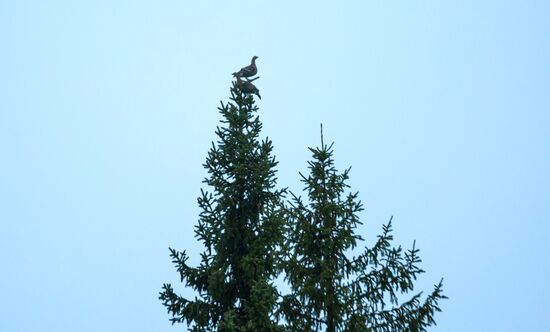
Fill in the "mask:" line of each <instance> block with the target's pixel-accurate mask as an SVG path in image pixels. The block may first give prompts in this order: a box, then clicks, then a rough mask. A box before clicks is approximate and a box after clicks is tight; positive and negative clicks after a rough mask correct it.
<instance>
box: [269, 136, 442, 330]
mask: <svg viewBox="0 0 550 332" xmlns="http://www.w3.org/2000/svg"><path fill="white" fill-rule="evenodd" d="M310 151H311V152H312V154H313V160H312V161H310V162H309V171H310V173H309V175H307V176H304V175H302V174H301V173H300V176H301V177H302V182H303V183H304V184H305V191H306V192H307V200H306V201H304V200H303V199H302V198H301V197H299V196H296V195H294V194H292V200H291V202H290V206H289V213H288V220H289V228H288V236H287V238H286V239H287V240H286V243H287V247H288V253H287V259H286V262H285V273H286V280H287V281H288V282H289V284H290V286H291V293H290V294H289V295H286V296H284V298H283V300H282V301H281V305H280V311H279V313H280V314H282V316H283V317H284V319H285V320H286V322H287V327H288V329H289V330H291V331H327V332H335V331H377V332H378V331H380V332H382V331H425V330H426V328H427V327H428V326H430V325H432V324H435V322H434V319H433V315H434V313H435V311H440V309H439V306H438V301H439V300H441V299H443V298H446V297H445V296H444V295H443V294H442V288H441V287H442V283H441V282H439V284H437V285H436V286H435V288H434V290H433V291H432V292H431V293H430V294H429V295H428V296H427V297H426V298H425V299H424V300H423V301H422V302H421V293H418V294H415V295H413V296H412V297H410V298H408V299H407V300H406V301H404V302H401V301H400V300H401V296H400V295H401V294H405V293H410V292H412V291H413V282H414V280H415V279H416V277H417V276H418V274H420V273H422V272H424V271H423V270H422V269H420V268H419V267H418V263H420V258H419V257H418V249H416V247H415V245H414V244H413V246H412V249H410V250H407V251H405V250H403V248H402V247H401V246H398V247H394V246H392V244H391V241H392V240H393V236H392V235H391V231H392V224H391V219H390V221H389V222H388V223H387V224H386V225H384V226H383V230H382V234H381V235H379V236H378V239H377V241H376V243H375V244H374V245H373V246H372V247H370V248H365V250H364V251H363V252H362V253H361V254H360V255H358V256H356V257H350V250H352V249H354V248H355V247H356V246H357V245H358V243H360V242H361V241H363V239H362V238H361V236H359V235H357V234H355V229H356V227H357V226H358V225H359V224H361V222H360V220H359V218H358V215H357V214H358V213H359V212H360V211H362V210H363V207H362V204H361V202H360V201H359V200H358V193H351V192H349V189H348V188H349V185H348V184H347V180H348V179H349V171H350V169H347V170H345V171H344V172H341V173H340V172H338V171H337V169H336V168H335V166H334V159H333V150H332V145H330V146H327V145H325V144H324V142H323V136H322V128H321V147H320V148H319V147H318V148H310Z"/></svg>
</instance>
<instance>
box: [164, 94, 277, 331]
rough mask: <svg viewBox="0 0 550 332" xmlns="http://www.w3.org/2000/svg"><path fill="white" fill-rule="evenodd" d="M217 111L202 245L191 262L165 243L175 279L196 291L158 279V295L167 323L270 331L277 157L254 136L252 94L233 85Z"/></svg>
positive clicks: (199, 230) (203, 200)
mask: <svg viewBox="0 0 550 332" xmlns="http://www.w3.org/2000/svg"><path fill="white" fill-rule="evenodd" d="M219 110H220V113H221V114H222V116H223V121H222V123H223V126H222V127H218V128H217V130H216V134H217V136H218V138H219V140H218V142H217V144H214V143H213V144H212V147H211V149H210V151H209V153H208V157H207V159H206V163H205V164H204V167H205V168H206V169H207V170H208V173H209V177H208V178H206V179H205V180H204V182H205V183H206V184H207V185H208V186H209V187H211V188H212V192H208V191H201V195H200V196H199V198H198V204H199V206H200V207H201V209H202V212H201V213H200V216H199V222H198V225H197V226H196V228H195V235H196V237H197V238H198V239H199V240H200V241H202V243H203V244H204V246H205V251H204V252H203V253H202V254H201V262H200V264H199V266H197V267H191V266H189V265H188V264H187V260H188V256H187V255H186V253H185V251H183V252H179V251H177V250H174V249H170V255H171V257H172V260H173V263H174V265H175V266H176V269H177V271H178V273H179V274H180V277H181V281H182V282H183V281H185V285H186V286H187V287H191V288H193V289H195V290H196V291H197V293H198V296H197V297H196V298H194V299H192V300H190V299H186V298H183V297H181V296H179V295H177V294H176V293H175V292H174V290H173V288H172V286H171V285H170V284H165V285H164V286H163V290H162V292H161V293H160V300H161V301H162V302H163V304H164V306H165V307H166V308H167V310H168V312H169V313H170V314H171V315H172V318H171V321H172V323H183V322H185V323H187V324H188V325H189V326H190V328H191V330H192V331H212V330H217V331H276V330H278V329H279V328H278V325H277V324H276V323H275V322H274V321H273V320H272V318H271V315H272V313H273V311H274V306H275V305H276V301H277V296H278V294H277V291H276V289H275V287H274V286H273V284H272V280H273V279H274V278H275V277H276V276H277V275H278V273H279V271H280V262H279V257H282V255H281V250H282V247H281V244H282V240H283V233H282V232H283V229H284V227H283V223H284V218H283V217H284V216H283V212H282V210H281V206H282V205H281V199H282V197H283V194H284V192H283V191H281V190H276V189H275V184H276V178H275V169H274V168H275V166H276V165H277V162H276V161H275V159H274V157H273V156H272V155H271V154H272V149H273V148H272V144H271V141H269V140H268V139H265V140H263V141H260V140H259V138H258V137H259V134H260V131H261V129H262V125H261V122H260V120H259V118H258V116H255V115H254V114H255V113H256V111H257V107H256V106H255V105H254V99H253V97H252V96H250V95H244V94H242V93H241V92H240V91H239V90H238V89H236V88H235V86H234V87H233V88H232V89H231V101H230V102H229V103H227V104H223V103H222V105H221V107H220V108H219Z"/></svg>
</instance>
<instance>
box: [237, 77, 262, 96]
mask: <svg viewBox="0 0 550 332" xmlns="http://www.w3.org/2000/svg"><path fill="white" fill-rule="evenodd" d="M235 86H236V87H237V89H239V90H241V91H242V92H243V93H246V94H250V93H253V94H255V95H256V96H258V98H260V99H262V97H261V96H260V90H258V88H257V87H256V86H255V85H254V84H252V83H250V82H248V81H243V80H241V77H240V76H239V75H237V83H236V84H235Z"/></svg>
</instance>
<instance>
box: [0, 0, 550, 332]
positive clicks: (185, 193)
mask: <svg viewBox="0 0 550 332" xmlns="http://www.w3.org/2000/svg"><path fill="white" fill-rule="evenodd" d="M549 15H550V5H549V3H548V2H546V1H355V2H347V1H341V2H323V1H315V2H309V3H306V2H303V3H298V2H291V1H277V2H276V3H274V4H266V3H264V2H261V1H256V2H253V1H231V2H230V1H218V2H215V1H203V2H200V3H199V2H198V1H195V2H194V3H193V4H191V2H189V1H183V0H180V1H150V2H145V1H48V2H45V1H5V2H2V3H0V45H1V49H2V52H0V73H1V75H0V149H1V150H0V151H1V152H2V153H1V155H0V225H1V228H0V260H1V262H2V273H0V294H2V295H1V298H2V300H1V301H0V330H1V331H57V332H59V331H153V330H154V331H176V330H184V326H171V325H170V324H169V322H168V316H167V314H166V312H165V310H164V308H163V307H162V306H161V304H160V302H159V301H158V300H157V296H158V292H159V291H160V289H161V286H162V283H164V282H173V283H175V284H176V285H177V274H176V272H175V270H174V269H173V267H172V264H171V263H170V258H169V257H168V249H167V248H168V246H172V247H175V248H177V249H180V250H183V249H187V251H188V252H189V253H190V254H191V255H192V256H194V257H196V256H197V255H198V254H199V253H200V252H201V249H202V247H201V246H200V244H199V243H198V242H196V241H195V239H194V237H193V232H192V229H193V225H194V224H195V223H196V221H197V217H198V212H199V210H198V207H197V205H196V197H197V196H198V194H199V190H200V188H201V187H202V183H201V181H202V179H203V177H204V176H205V175H206V173H205V171H204V169H203V168H202V166H201V165H202V163H203V162H204V159H205V157H206V153H207V150H208V148H209V146H210V144H211V141H212V140H214V139H215V136H214V130H215V127H216V125H218V121H219V120H220V115H219V114H218V112H217V110H216V108H217V106H218V105H219V101H220V100H227V98H228V96H229V86H230V83H231V73H232V72H233V71H235V70H236V69H239V68H240V67H242V66H243V65H246V64H247V63H248V62H249V61H250V58H251V56H252V55H258V56H259V59H258V67H259V75H260V77H261V78H260V80H258V81H257V86H258V87H259V89H260V91H261V94H262V98H263V99H262V100H261V101H259V103H258V105H259V107H260V116H261V120H262V121H263V123H264V131H263V134H264V135H266V136H269V138H270V139H272V141H273V144H274V146H275V155H276V157H277V160H278V161H279V162H280V164H279V167H278V171H279V172H278V175H279V185H280V186H281V187H286V186H288V187H290V189H292V190H293V191H295V192H299V191H300V189H301V188H302V185H301V184H300V183H299V176H298V172H299V171H302V172H303V171H305V170H306V167H307V160H308V159H309V157H310V156H309V152H308V150H307V147H308V146H314V145H316V144H318V143H319V124H320V123H323V124H324V132H325V140H326V141H334V142H335V158H336V165H337V166H338V167H339V168H340V169H344V168H346V167H348V166H352V167H353V168H352V172H351V180H350V184H351V186H352V188H353V189H354V190H358V191H359V192H360V198H361V200H362V201H363V202H364V203H365V207H366V210H365V211H364V213H363V214H362V215H361V217H362V220H363V221H364V222H365V224H364V226H363V227H362V228H361V229H360V230H359V232H360V233H361V234H363V235H364V236H365V237H366V238H367V242H368V243H372V239H373V238H374V236H375V235H376V234H378V233H379V232H380V225H381V224H382V223H384V222H386V221H387V220H388V219H389V217H390V216H392V215H393V216H394V228H395V238H396V243H400V244H403V245H405V246H410V245H411V244H412V241H413V240H415V239H416V241H417V246H418V247H419V248H420V249H421V254H422V258H423V261H424V262H423V265H422V266H423V267H424V268H425V270H427V273H426V274H424V275H422V276H421V278H420V280H419V281H418V290H428V289H429V288H430V287H431V285H433V284H434V283H436V282H437V281H439V279H440V278H441V277H444V278H445V292H446V294H447V295H448V296H449V297H450V299H449V300H448V301H445V302H443V304H442V307H443V312H442V313H441V314H439V315H438V316H437V318H436V320H437V322H438V326H437V327H435V328H433V329H432V331H548V330H550V322H549V321H548V319H547V314H548V312H550V305H549V303H548V299H549V298H550V287H549V286H548V280H549V275H550V260H549V259H548V255H547V253H548V240H550V236H549V235H550V234H549V233H550V226H549V225H548V221H549V219H550V218H549V217H550V207H549V194H550V175H549V173H550V172H549V170H550V153H549V151H550V149H549V147H550V135H549V129H550V115H549V113H550V63H549V59H550V37H549V36H550V27H549V25H550V23H549ZM369 241H371V242H369ZM176 285H175V286H176ZM176 287H177V288H179V291H180V292H181V293H182V294H187V295H191V294H192V292H190V291H189V290H185V289H183V288H182V287H179V285H177V286H176Z"/></svg>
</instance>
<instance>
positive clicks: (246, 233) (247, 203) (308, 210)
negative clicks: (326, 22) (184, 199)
mask: <svg viewBox="0 0 550 332" xmlns="http://www.w3.org/2000/svg"><path fill="white" fill-rule="evenodd" d="M219 110H220V113H221V114H222V116H223V120H222V121H221V122H222V126H220V127H217V129H216V134H217V136H218V141H217V142H216V143H212V147H211V148H210V151H209V152H208V156H207V158H206V162H205V164H204V167H205V168H206V170H207V171H208V177H207V178H206V179H205V180H204V183H205V184H206V185H207V186H208V187H209V188H210V189H211V191H207V190H201V193H200V196H199V197H198V199H197V202H198V205H199V207H200V208H201V212H200V215H199V220H198V224H197V225H196V227H195V235H196V238H197V239H198V240H200V241H201V242H202V243H203V245H204V247H205V249H204V252H202V253H201V255H200V263H199V264H198V266H189V265H188V263H187V261H188V259H189V257H188V255H187V254H186V252H185V251H177V250H175V249H172V248H170V256H171V257H172V262H173V263H174V265H175V267H176V270H177V272H178V273H179V275H180V279H181V282H183V283H184V284H185V286H186V287H189V288H192V289H194V290H195V291H196V293H197V295H196V296H195V297H194V298H192V299H188V298H185V297H182V296H180V295H178V294H177V293H176V292H175V291H174V289H173V288H172V285H170V284H164V285H163V289H162V292H161V293H160V296H159V298H160V300H161V301H162V303H163V305H164V306H165V307H166V309H167V310H168V313H169V314H171V319H170V320H171V322H172V323H173V324H174V323H185V324H187V326H188V327H189V330H190V331H223V332H225V331H234V332H245V331H268V332H269V331H328V332H335V331H350V332H351V331H359V332H361V331H364V332H367V331H368V332H374V331H376V332H386V331H410V332H415V331H426V329H427V328H428V327H429V326H431V325H433V324H435V321H434V314H435V312H437V311H440V308H439V301H440V300H441V299H445V298H446V297H445V296H444V295H443V293H442V283H441V282H439V283H438V284H437V285H435V287H434V289H433V291H432V292H431V293H430V294H428V296H426V297H425V298H424V299H423V300H422V296H421V294H422V293H414V285H413V284H414V281H415V280H416V278H417V276H418V275H419V274H421V273H423V272H424V271H423V270H422V269H420V267H419V266H418V264H419V263H420V262H421V260H420V258H419V256H418V252H419V250H418V249H416V247H415V244H414V243H413V246H412V248H411V249H409V250H404V249H403V248H402V247H400V246H397V247H395V246H393V245H392V241H393V236H392V234H391V232H392V220H391V219H390V220H389V222H388V223H387V224H386V225H384V226H383V228H382V234H381V235H379V236H378V238H377V241H376V242H375V243H374V245H373V246H372V247H370V248H368V247H366V248H364V250H363V251H361V253H360V254H359V255H358V256H352V255H351V254H350V253H351V252H352V251H353V250H354V249H356V248H357V247H358V245H359V244H360V243H361V242H362V241H363V239H362V238H361V236H359V235H357V234H356V233H355V231H356V228H357V226H358V225H360V224H361V222H360V220H359V217H358V213H359V212H361V211H362V210H363V206H362V204H361V201H359V199H358V193H356V192H355V193H354V192H350V191H349V185H348V184H347V181H348V180H349V173H350V169H347V170H345V171H343V172H338V170H337V169H336V168H335V167H334V160H333V150H332V145H330V146H327V145H325V144H324V142H323V137H322V133H321V147H320V148H310V151H311V152H312V155H313V157H312V160H311V161H310V162H309V174H308V175H307V176H305V175H303V174H300V176H301V178H302V182H303V184H304V185H305V188H304V190H305V192H306V194H307V198H306V199H302V198H301V197H300V196H297V195H294V194H292V195H291V198H290V201H288V202H286V203H285V202H284V201H283V200H284V199H285V194H286V192H285V191H284V190H277V189H275V186H276V177H275V167H276V166H277V162H276V161H275V159H274V157H273V156H272V150H273V147H272V144H271V141H270V140H268V139H264V140H260V139H259V135H260V132H261V129H262V124H261V122H260V120H259V118H258V116H257V115H255V114H256V112H257V110H258V109H257V107H256V106H255V104H254V99H253V96H251V95H247V94H243V93H242V92H241V91H240V89H238V86H236V85H235V83H234V84H233V87H232V89H231V98H230V102H228V103H227V104H224V103H221V107H219ZM285 204H286V206H285ZM283 272H284V277H285V281H286V282H287V283H288V284H289V285H290V292H289V293H288V294H281V293H279V291H278V290H277V289H276V287H275V286H274V280H275V279H276V278H277V277H278V276H279V275H280V274H281V273H283ZM403 298H404V299H403Z"/></svg>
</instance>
